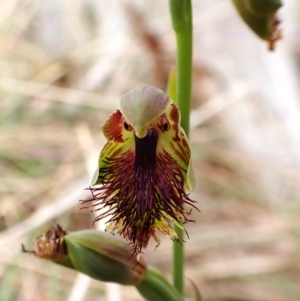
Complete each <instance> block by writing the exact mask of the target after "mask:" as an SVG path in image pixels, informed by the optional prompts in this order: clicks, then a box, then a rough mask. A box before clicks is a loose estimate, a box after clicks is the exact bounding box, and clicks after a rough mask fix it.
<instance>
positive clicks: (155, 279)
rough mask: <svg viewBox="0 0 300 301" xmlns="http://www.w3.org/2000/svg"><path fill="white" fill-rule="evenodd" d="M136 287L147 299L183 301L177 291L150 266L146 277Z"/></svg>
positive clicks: (153, 300)
mask: <svg viewBox="0 0 300 301" xmlns="http://www.w3.org/2000/svg"><path fill="white" fill-rule="evenodd" d="M136 288H137V290H138V291H139V292H140V294H141V295H142V296H143V297H145V298H146V300H148V301H183V297H182V296H181V295H180V294H179V292H178V291H177V290H176V289H175V288H174V287H173V286H171V285H170V283H169V282H168V281H167V280H166V279H165V278H164V277H163V276H162V275H161V274H160V272H158V271H156V270H155V269H153V268H151V267H148V269H147V273H146V277H145V278H144V279H143V281H142V282H141V283H140V284H138V285H137V286H136Z"/></svg>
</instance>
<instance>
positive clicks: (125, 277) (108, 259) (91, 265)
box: [22, 225, 147, 285]
mask: <svg viewBox="0 0 300 301" xmlns="http://www.w3.org/2000/svg"><path fill="white" fill-rule="evenodd" d="M22 249H23V251H24V252H29V253H33V254H34V255H36V256H37V257H40V258H44V259H48V260H51V261H53V262H55V263H57V264H60V265H63V266H66V267H68V268H71V269H74V270H77V271H79V272H81V273H84V274H86V275H88V276H90V277H92V278H94V279H96V280H100V281H104V282H116V283H120V284H123V285H138V284H139V283H140V282H141V281H142V280H143V279H144V277H145V274H146V270H147V264H146V261H145V259H144V257H143V256H141V257H140V259H139V261H137V259H136V257H135V256H131V255H132V251H131V250H130V248H129V247H128V245H127V244H126V242H124V241H123V240H121V239H118V238H116V237H114V236H112V235H110V234H108V233H105V232H100V231H95V230H83V231H78V232H71V233H67V232H66V231H64V230H63V229H62V228H61V226H59V225H56V226H54V227H53V228H51V229H50V230H48V231H47V232H45V233H43V234H42V235H41V236H39V237H38V238H37V239H36V248H35V250H32V251H28V250H26V249H25V248H24V246H22Z"/></svg>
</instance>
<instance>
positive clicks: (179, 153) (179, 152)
mask: <svg viewBox="0 0 300 301" xmlns="http://www.w3.org/2000/svg"><path fill="white" fill-rule="evenodd" d="M171 146H172V149H173V151H174V153H175V154H176V156H177V157H179V158H180V160H181V161H182V162H184V163H185V164H189V162H188V160H187V158H186V157H185V156H184V155H183V153H184V152H182V149H181V147H180V150H181V151H179V150H178V149H176V148H175V147H174V145H173V144H171ZM179 146H180V144H179Z"/></svg>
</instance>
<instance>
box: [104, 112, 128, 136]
mask: <svg viewBox="0 0 300 301" xmlns="http://www.w3.org/2000/svg"><path fill="white" fill-rule="evenodd" d="M122 131H123V117H122V113H121V112H120V111H119V110H116V111H114V112H113V113H112V114H110V116H109V117H108V119H107V121H106V122H105V124H104V126H103V134H104V136H105V137H106V139H107V140H109V141H115V142H124V139H123V137H122Z"/></svg>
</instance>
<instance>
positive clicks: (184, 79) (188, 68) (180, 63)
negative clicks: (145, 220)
mask: <svg viewBox="0 0 300 301" xmlns="http://www.w3.org/2000/svg"><path fill="white" fill-rule="evenodd" d="M169 6H170V13H171V19H172V25H173V29H174V31H175V34H176V41H177V65H176V68H177V70H176V103H177V105H178V107H179V109H180V111H181V126H182V127H183V129H184V130H185V132H186V134H187V136H189V129H190V128H189V124H190V98H191V87H192V53H193V24H192V3H191V0H169ZM174 230H175V231H176V233H177V234H178V235H179V236H180V237H182V238H183V236H184V230H182V229H181V228H179V227H177V226H176V225H175V226H174ZM183 271H184V248H183V246H182V245H181V244H179V243H178V242H174V245H173V282H174V286H175V287H176V289H177V290H178V291H179V292H180V293H181V294H182V295H183V294H184V279H183Z"/></svg>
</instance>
